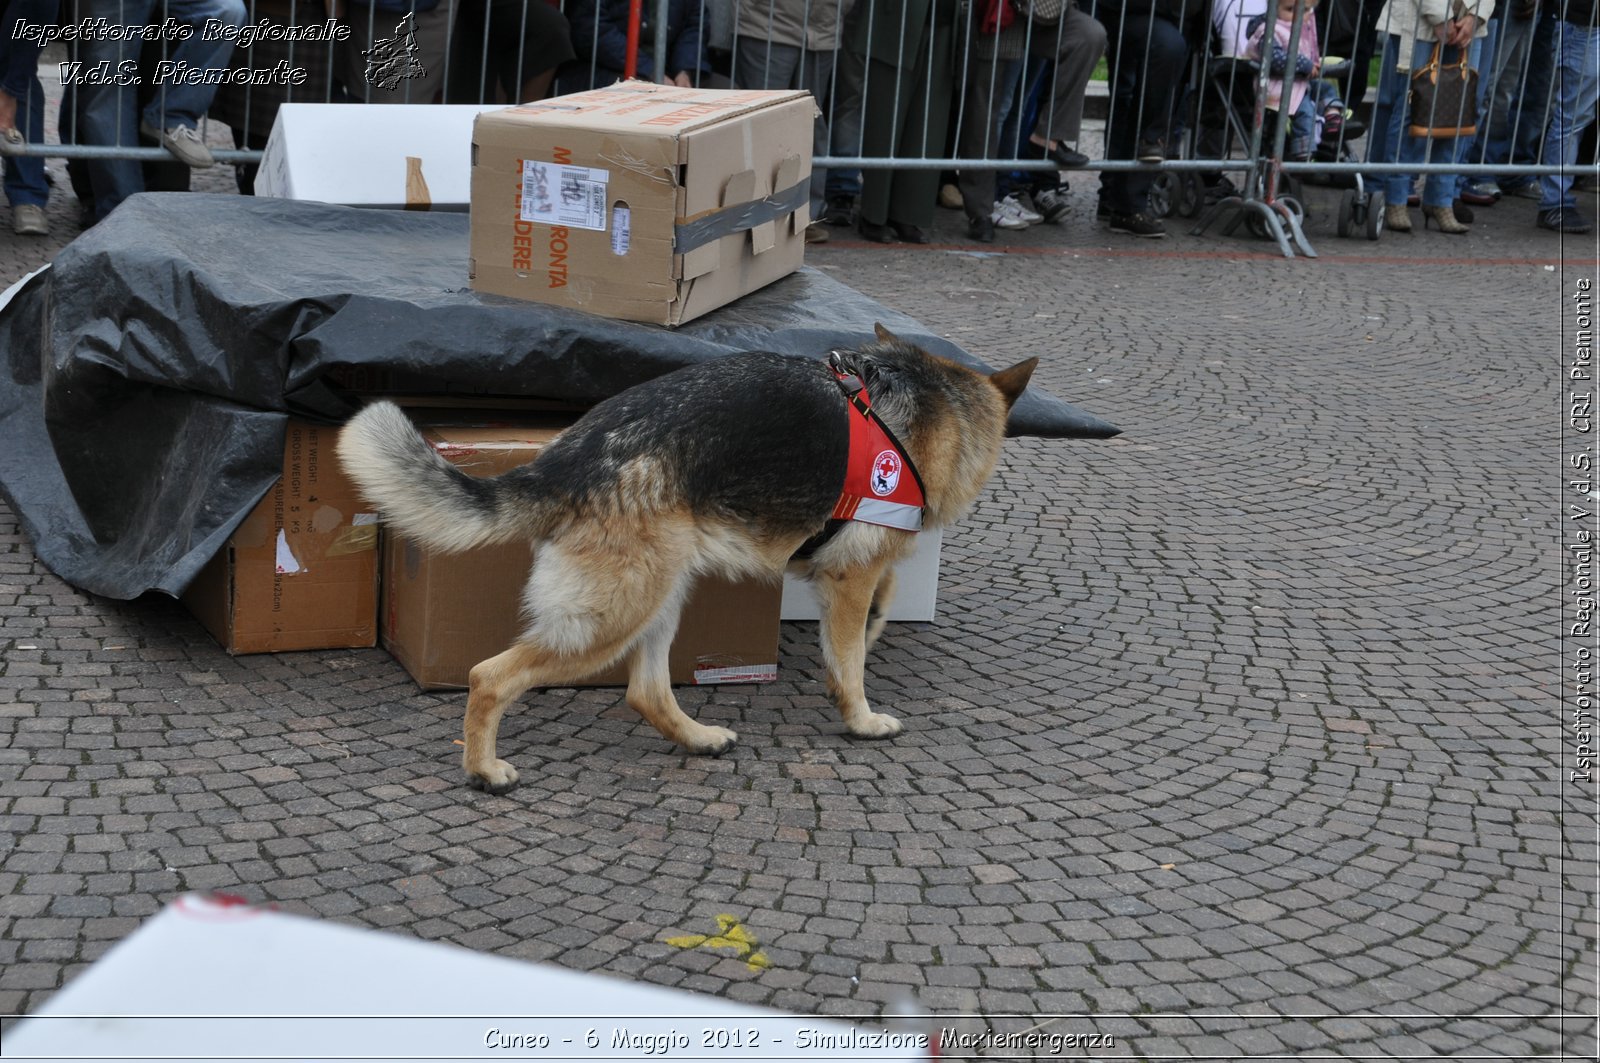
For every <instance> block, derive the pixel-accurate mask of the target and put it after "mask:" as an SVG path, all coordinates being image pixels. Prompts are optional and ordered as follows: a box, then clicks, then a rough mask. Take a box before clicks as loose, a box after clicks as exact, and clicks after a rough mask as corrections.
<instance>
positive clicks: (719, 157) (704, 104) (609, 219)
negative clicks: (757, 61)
mask: <svg viewBox="0 0 1600 1063" xmlns="http://www.w3.org/2000/svg"><path fill="white" fill-rule="evenodd" d="M815 113H816V103H815V101H814V100H813V99H812V97H811V94H810V93H808V92H799V91H729V90H718V89H685V88H679V87H677V86H674V85H654V84H650V83H648V82H643V81H624V82H619V83H617V84H616V85H613V86H612V87H610V88H605V89H595V90H593V91H590V92H580V93H574V94H572V95H570V96H558V97H555V98H552V99H549V100H544V101H541V102H538V103H529V104H524V105H522V106H519V107H510V108H507V109H505V110H500V111H491V112H487V113H485V114H482V115H479V116H478V118H477V121H476V122H475V124H474V126H473V133H472V252H471V263H470V266H469V269H468V272H469V275H470V277H471V282H472V287H473V288H476V289H477V290H479V291H484V292H494V293H496V294H499V295H510V296H515V297H518V298H522V299H532V300H535V301H538V302H543V303H553V304H555V305H558V306H567V307H573V308H575V309H578V310H586V311H589V312H591V313H595V314H600V315H603V316H605V317H613V318H621V319H623V320H627V321H646V322H652V323H655V324H662V325H679V324H682V323H683V322H685V321H688V320H690V319H692V318H695V317H699V316H700V315H701V314H704V313H706V312H707V311H710V310H714V309H716V308H717V307H719V306H722V305H723V304H724V303H728V302H731V301H732V300H734V299H736V298H738V297H739V296H741V295H744V294H745V293H747V292H753V291H755V290H756V289H758V288H761V287H763V286H765V285H768V284H771V283H772V282H773V281H775V280H778V279H780V278H782V277H785V276H787V275H788V274H790V273H792V272H794V271H795V270H796V269H799V268H800V266H801V265H802V264H803V262H804V258H805V229H806V225H807V224H808V223H809V221H810V206H809V184H810V178H811V135H812V122H813V118H814V115H815Z"/></svg>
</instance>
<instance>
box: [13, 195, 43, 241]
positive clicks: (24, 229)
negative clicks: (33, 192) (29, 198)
mask: <svg viewBox="0 0 1600 1063" xmlns="http://www.w3.org/2000/svg"><path fill="white" fill-rule="evenodd" d="M11 231H12V232H14V233H16V234H17V235H18V236H49V235H50V219H48V218H46V217H45V216H44V208H43V207H40V206H36V205H35V204H33V203H18V204H17V205H16V206H14V207H12V208H11Z"/></svg>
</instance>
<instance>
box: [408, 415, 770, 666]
mask: <svg viewBox="0 0 1600 1063" xmlns="http://www.w3.org/2000/svg"><path fill="white" fill-rule="evenodd" d="M412 417H413V419H415V420H417V421H418V422H419V427H420V428H421V430H422V435H423V438H424V439H426V440H427V441H428V443H429V445H430V446H432V447H433V448H434V449H435V450H436V451H437V452H438V453H439V454H441V455H443V456H444V457H445V458H446V459H447V460H449V461H450V462H452V463H453V464H455V465H456V466H457V467H459V468H461V469H464V470H465V471H466V472H468V473H470V474H472V475H473V476H498V475H499V474H501V473H503V472H506V471H508V470H510V469H514V468H516V467H517V466H519V465H525V464H527V463H528V462H530V461H532V460H534V459H535V458H537V457H538V454H539V451H540V450H541V449H543V448H544V447H545V445H547V444H548V443H549V442H550V441H551V440H552V439H554V438H555V437H556V435H557V434H558V432H559V431H560V429H561V428H562V427H564V426H565V425H566V424H569V423H571V422H570V419H554V418H530V417H526V416H524V417H503V416H493V415H486V414H483V413H481V412H477V411H471V410H427V409H418V410H413V411H412ZM530 562H531V558H530V556H529V552H528V544H527V543H507V544H501V545H493V546H480V547H478V548H477V549H474V550H467V551H464V552H462V553H457V554H434V553H430V552H428V551H426V550H423V549H422V548H421V547H419V546H418V545H417V544H416V543H414V542H412V541H410V540H408V539H406V538H405V536H403V535H400V534H398V533H396V532H394V531H391V530H387V529H386V531H385V534H384V537H383V605H382V610H381V613H382V616H381V627H380V639H381V641H382V643H383V646H384V648H385V649H387V650H388V651H389V652H390V653H391V654H393V655H394V658H395V659H396V660H397V661H399V662H400V663H401V665H403V666H404V667H405V669H406V671H407V672H409V673H411V677H412V678H413V679H415V680H416V681H417V684H418V685H419V686H420V687H422V688H423V689H424V690H436V689H441V688H450V687H463V686H466V685H467V676H468V673H469V672H471V670H472V666H473V665H475V664H477V663H478V662H479V661H482V660H486V659H487V658H489V657H492V656H494V655H495V654H497V653H499V652H500V651H501V650H504V649H506V648H507V647H509V646H510V645H511V643H512V642H513V641H514V640H515V639H516V637H517V635H518V634H519V632H520V629H521V626H522V619H521V617H522V588H523V584H524V583H526V581H527V575H528V568H529V564H530ZM781 593H782V592H781V588H780V587H779V586H778V585H776V584H772V585H767V584H761V583H754V582H743V583H729V582H726V581H723V580H719V579H704V580H701V581H700V584H699V586H697V587H696V588H695V591H694V593H693V594H692V595H691V596H690V598H689V602H688V604H687V605H685V606H684V610H683V617H682V620H681V621H680V622H679V625H678V635H677V638H676V639H674V640H673V643H672V650H671V655H670V656H671V674H672V681H673V682H674V683H680V684H696V685H705V684H711V683H762V682H770V681H772V680H775V679H776V678H777V672H778V602H779V599H780V597H781ZM627 681H628V678H627V668H626V666H625V665H624V664H618V665H615V666H613V667H611V668H609V669H607V670H606V671H605V672H602V673H600V674H599V675H596V676H592V677H590V678H589V679H588V680H587V681H585V682H583V683H577V684H563V685H566V686H574V685H575V686H622V685H626V683H627Z"/></svg>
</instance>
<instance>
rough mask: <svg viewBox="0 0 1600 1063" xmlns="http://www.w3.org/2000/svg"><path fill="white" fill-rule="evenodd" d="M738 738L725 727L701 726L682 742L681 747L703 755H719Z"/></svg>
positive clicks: (729, 747) (730, 747)
mask: <svg viewBox="0 0 1600 1063" xmlns="http://www.w3.org/2000/svg"><path fill="white" fill-rule="evenodd" d="M738 740H739V736H738V735H736V734H734V733H733V732H732V731H730V730H728V729H727V728H726V727H707V726H701V727H700V729H699V730H698V731H696V732H695V733H694V734H693V735H691V736H690V737H689V739H688V740H687V741H685V742H684V743H683V748H685V749H687V750H688V751H689V752H691V753H698V754H699V755H700V756H703V757H720V756H722V754H724V753H726V752H727V751H728V750H730V749H732V748H733V744H734V743H735V742H737V741H738Z"/></svg>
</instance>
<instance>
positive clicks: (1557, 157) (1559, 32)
mask: <svg viewBox="0 0 1600 1063" xmlns="http://www.w3.org/2000/svg"><path fill="white" fill-rule="evenodd" d="M1597 100H1600V30H1597V29H1595V28H1594V27H1593V26H1574V25H1573V24H1572V23H1570V22H1562V23H1560V24H1559V25H1558V26H1557V27H1556V91H1555V108H1554V111H1555V113H1554V114H1553V115H1551V117H1550V130H1549V132H1547V133H1546V134H1545V137H1544V161H1545V163H1546V164H1547V165H1548V164H1549V163H1552V162H1554V163H1557V164H1559V165H1560V166H1561V167H1562V168H1563V172H1562V173H1560V174H1556V175H1554V176H1546V177H1541V178H1539V191H1540V192H1541V193H1542V194H1541V195H1540V197H1539V209H1540V210H1541V211H1545V210H1554V209H1555V208H1557V207H1566V208H1568V209H1576V208H1577V206H1578V201H1577V199H1576V198H1575V197H1574V196H1573V194H1572V172H1571V171H1572V166H1573V164H1574V163H1576V162H1577V161H1578V141H1579V139H1580V138H1581V137H1582V136H1583V130H1584V127H1585V126H1587V125H1588V124H1589V123H1590V122H1591V121H1593V120H1594V107H1595V103H1596V101H1597Z"/></svg>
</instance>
